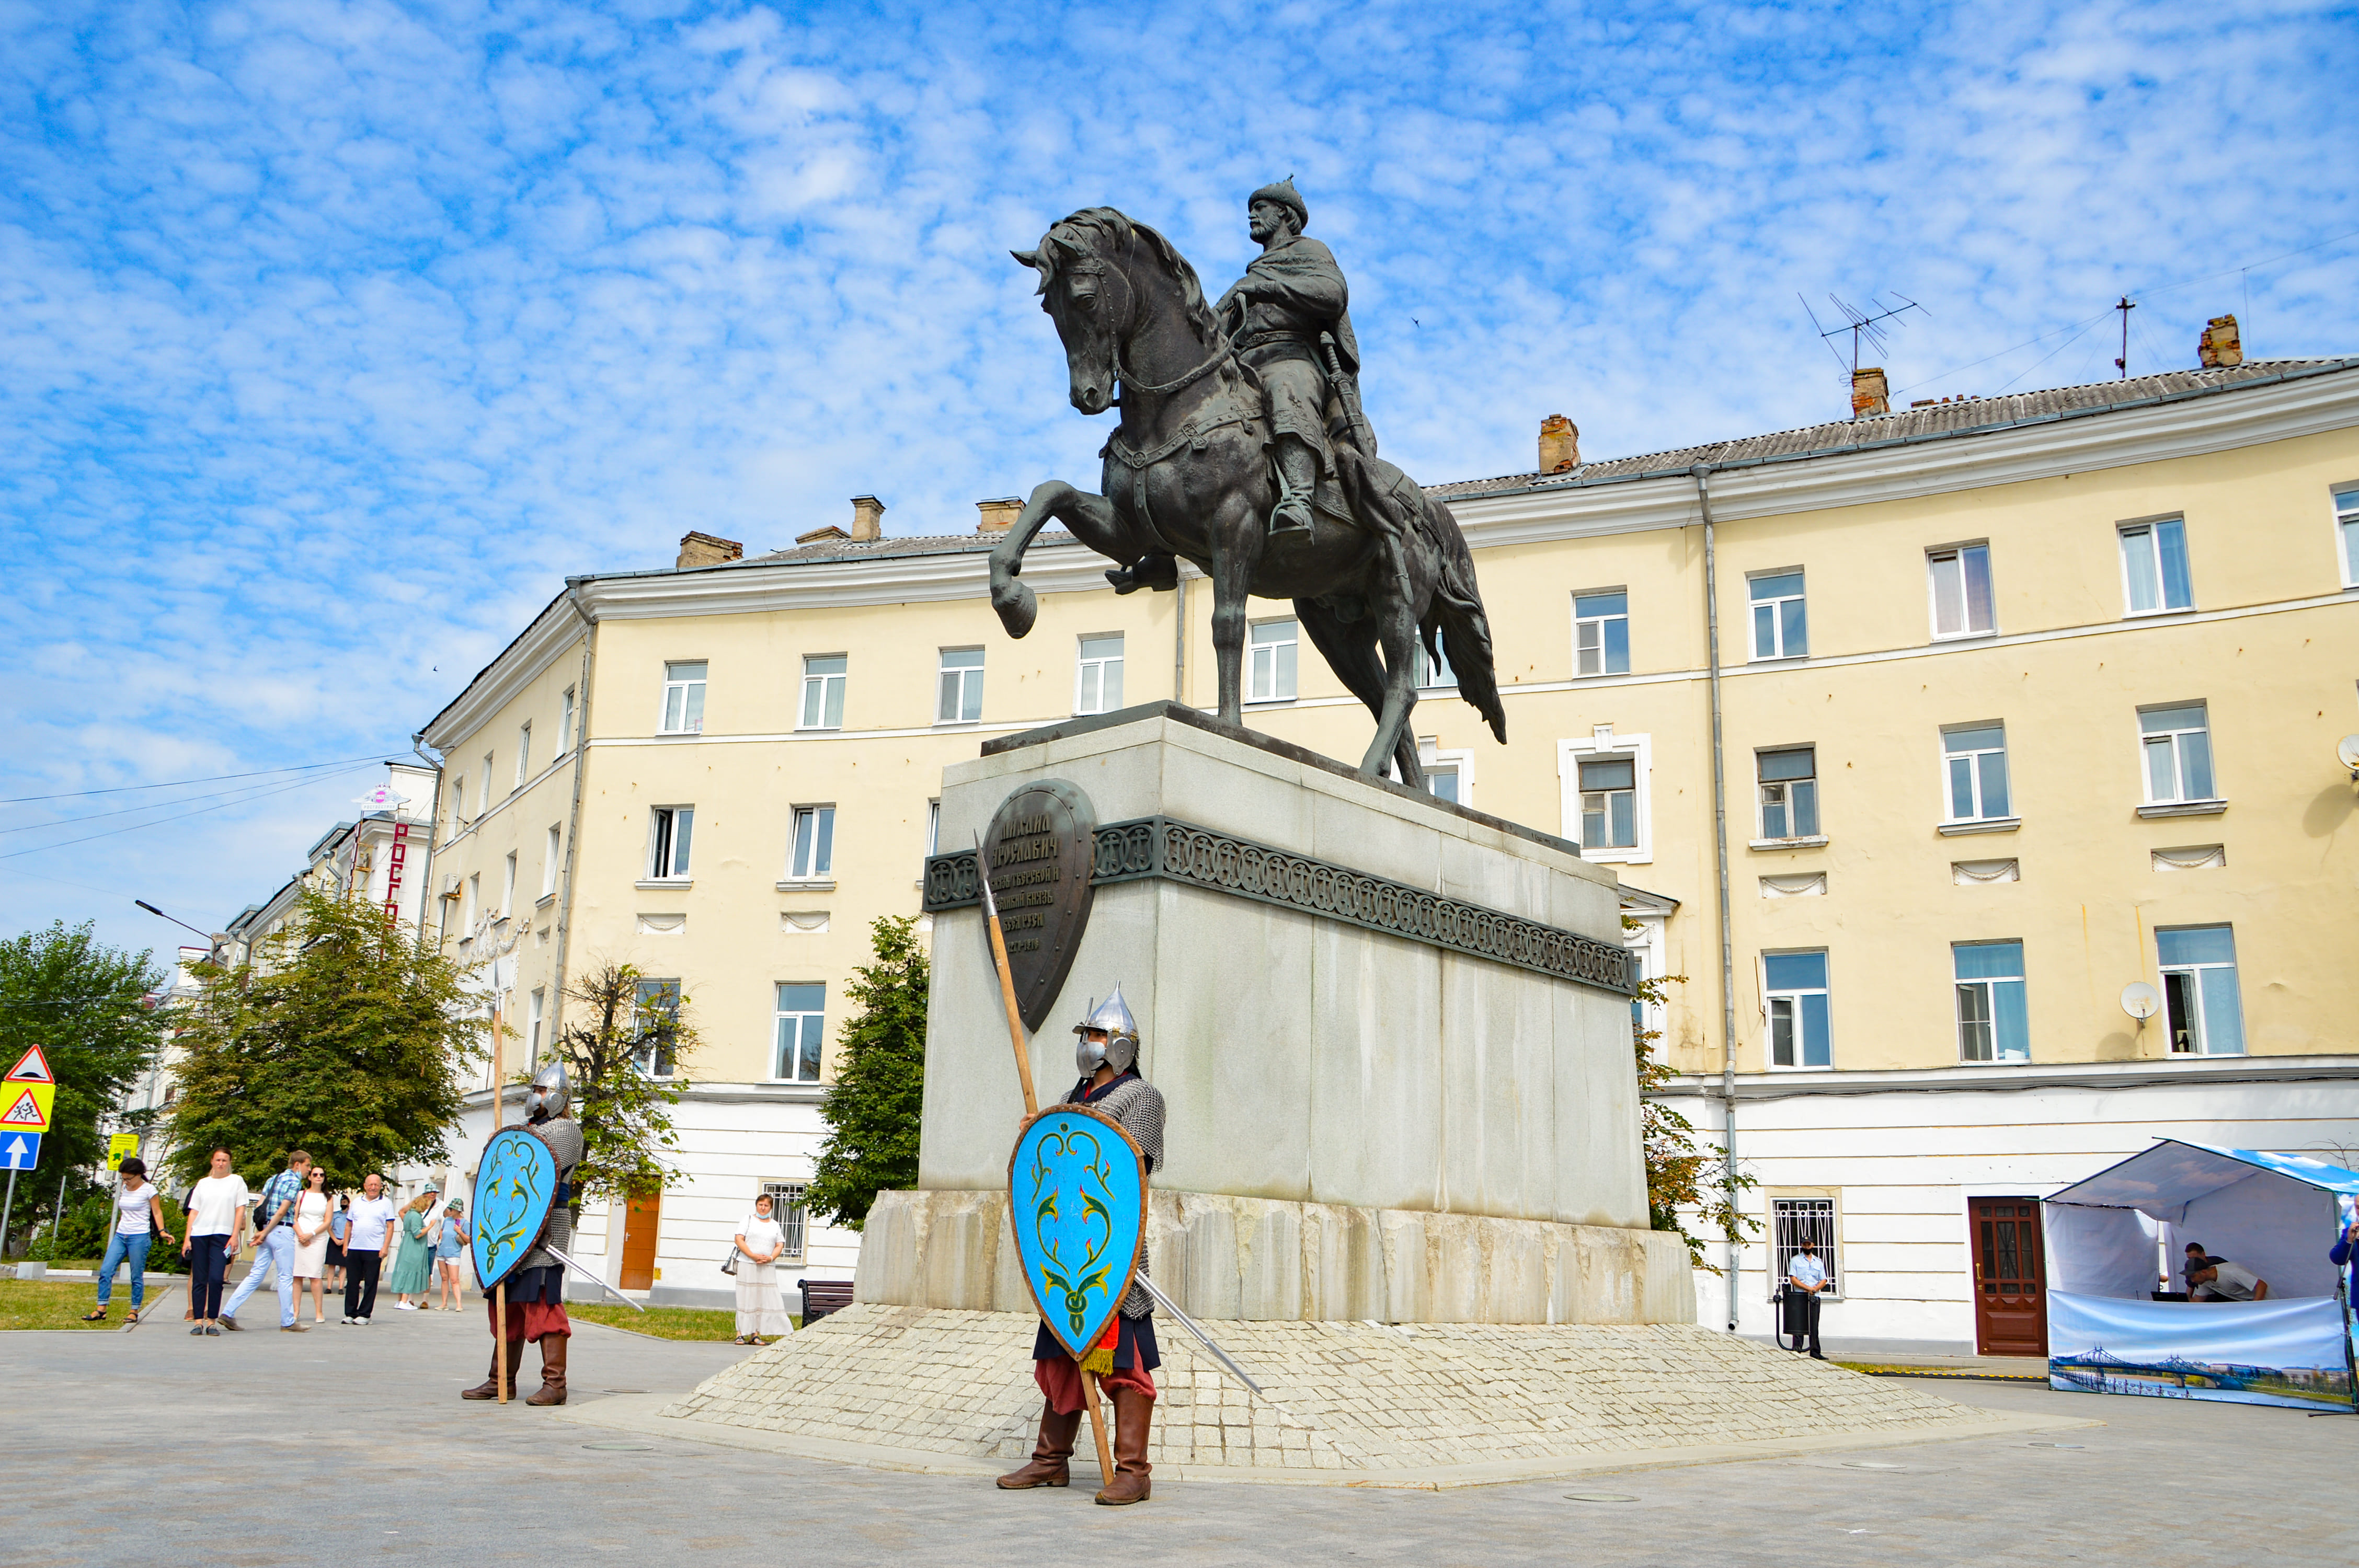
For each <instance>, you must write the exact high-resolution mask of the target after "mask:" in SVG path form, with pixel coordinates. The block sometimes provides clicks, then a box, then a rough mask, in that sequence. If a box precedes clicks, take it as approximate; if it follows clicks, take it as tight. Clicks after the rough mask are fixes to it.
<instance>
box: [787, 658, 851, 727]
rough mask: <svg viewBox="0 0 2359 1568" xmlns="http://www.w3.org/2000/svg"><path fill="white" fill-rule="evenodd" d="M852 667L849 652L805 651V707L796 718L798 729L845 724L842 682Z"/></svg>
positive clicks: (841, 725)
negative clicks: (812, 652)
mask: <svg viewBox="0 0 2359 1568" xmlns="http://www.w3.org/2000/svg"><path fill="white" fill-rule="evenodd" d="M850 668H851V657H850V655H849V654H805V655H803V709H802V713H801V715H800V716H799V717H798V718H797V719H796V720H795V728H796V729H798V730H841V729H843V683H844V681H845V679H846V678H847V677H846V672H847V671H848V670H849V669H850Z"/></svg>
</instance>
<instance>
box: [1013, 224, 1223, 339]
mask: <svg viewBox="0 0 2359 1568" xmlns="http://www.w3.org/2000/svg"><path fill="white" fill-rule="evenodd" d="M1134 243H1140V244H1143V245H1144V246H1145V248H1146V250H1147V253H1148V254H1149V255H1151V256H1152V257H1153V258H1154V259H1155V260H1156V261H1157V262H1158V263H1159V264H1160V265H1161V266H1162V268H1163V270H1164V271H1165V272H1166V273H1168V274H1169V275H1170V276H1171V278H1172V280H1173V281H1174V282H1176V283H1177V284H1179V286H1180V309H1181V310H1182V311H1183V312H1185V313H1186V315H1187V318H1188V322H1189V325H1190V326H1192V327H1194V328H1195V329H1196V330H1197V333H1198V335H1199V336H1200V337H1201V339H1202V340H1203V341H1206V342H1215V341H1219V339H1220V336H1221V327H1220V322H1219V321H1218V320H1216V319H1214V318H1213V315H1212V307H1211V306H1209V305H1207V304H1205V303H1204V286H1203V285H1202V284H1201V283H1200V282H1198V281H1197V278H1196V269H1195V268H1194V267H1192V266H1190V265H1188V258H1187V257H1186V256H1183V255H1181V254H1180V249H1179V247H1178V246H1176V245H1174V244H1173V243H1171V242H1170V241H1169V240H1167V239H1165V238H1164V237H1163V236H1162V235H1161V234H1160V233H1158V232H1156V231H1155V230H1153V229H1150V228H1148V227H1147V225H1146V224H1144V223H1140V222H1134V221H1132V220H1131V219H1129V218H1125V217H1124V216H1123V215H1122V214H1121V213H1120V212H1118V211H1114V209H1113V208H1111V207H1084V208H1082V210H1081V211H1078V212H1076V213H1074V214H1073V215H1072V216H1071V217H1070V218H1065V219H1062V220H1060V221H1059V222H1055V223H1052V224H1050V225H1049V232H1047V233H1046V234H1043V235H1042V236H1040V248H1039V250H1038V252H1037V253H1035V254H1037V255H1038V258H1039V259H1038V261H1037V262H1036V263H1035V264H1034V265H1037V266H1038V268H1039V269H1040V287H1039V292H1040V293H1042V294H1046V293H1048V292H1049V285H1050V284H1052V283H1054V282H1056V280H1057V273H1058V270H1059V268H1060V265H1061V264H1062V263H1069V262H1072V261H1078V260H1080V259H1081V258H1082V257H1084V256H1091V255H1097V254H1103V253H1104V252H1107V251H1112V250H1114V249H1117V248H1119V249H1120V250H1122V251H1124V252H1127V251H1128V250H1129V249H1130V248H1131V247H1132V245H1133V244H1134Z"/></svg>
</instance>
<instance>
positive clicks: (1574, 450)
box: [1540, 414, 1581, 473]
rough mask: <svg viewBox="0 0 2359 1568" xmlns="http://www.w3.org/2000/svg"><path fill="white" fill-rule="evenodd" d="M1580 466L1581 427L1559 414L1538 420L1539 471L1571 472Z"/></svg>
mask: <svg viewBox="0 0 2359 1568" xmlns="http://www.w3.org/2000/svg"><path fill="white" fill-rule="evenodd" d="M1580 466H1581V427H1580V426H1578V425H1575V424H1574V423H1573V422H1572V421H1571V420H1570V419H1568V418H1566V417H1565V416H1563V415H1561V414H1551V415H1549V416H1548V417H1547V418H1545V419H1543V420H1541V421H1540V472H1542V473H1571V471H1572V470H1575V469H1577V468H1579V467H1580Z"/></svg>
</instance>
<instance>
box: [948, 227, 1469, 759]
mask: <svg viewBox="0 0 2359 1568" xmlns="http://www.w3.org/2000/svg"><path fill="white" fill-rule="evenodd" d="M1308 217H1309V213H1308V211H1307V210H1306V208H1305V206H1304V203H1303V201H1302V199H1301V198H1300V197H1299V195H1297V194H1296V193H1295V191H1294V188H1293V186H1292V184H1291V183H1290V182H1288V183H1286V184H1282V185H1278V186H1271V187H1265V188H1264V189H1261V190H1259V191H1256V192H1255V194H1254V200H1253V202H1252V205H1251V230H1252V233H1253V236H1254V238H1255V239H1256V240H1257V241H1260V242H1261V243H1262V245H1263V247H1264V250H1263V254H1262V255H1261V256H1260V257H1258V258H1256V261H1255V263H1254V264H1253V265H1252V267H1250V268H1248V269H1247V271H1246V273H1245V276H1244V277H1243V278H1241V279H1239V280H1238V283H1237V286H1236V287H1234V288H1233V289H1231V290H1230V291H1229V292H1228V294H1227V295H1225V296H1224V297H1223V298H1222V300H1221V303H1220V306H1219V308H1217V309H1216V308H1213V307H1212V306H1208V305H1207V304H1206V303H1205V302H1204V294H1203V290H1202V288H1201V287H1200V286H1199V284H1198V283H1197V280H1196V273H1195V269H1194V268H1192V267H1190V265H1188V262H1187V258H1185V257H1184V256H1182V255H1180V253H1179V252H1178V251H1177V250H1175V249H1174V248H1173V247H1172V245H1171V243H1170V242H1169V241H1168V240H1166V239H1165V238H1164V237H1163V236H1162V235H1161V234H1158V233H1157V232H1155V231H1154V230H1153V229H1150V228H1147V226H1146V225H1145V224H1143V223H1136V222H1131V220H1129V219H1128V218H1125V217H1124V216H1123V215H1122V214H1121V213H1120V212H1117V211H1114V209H1112V208H1110V207H1093V208H1088V209H1086V210H1084V211H1080V212H1076V213H1074V214H1073V215H1072V216H1071V217H1070V218H1067V219H1066V220H1064V221H1063V222H1060V223H1058V224H1057V225H1056V226H1055V227H1053V228H1051V229H1050V230H1049V232H1048V233H1047V234H1046V235H1044V236H1043V237H1042V238H1041V241H1040V243H1039V246H1038V248H1037V249H1035V250H1030V251H1017V252H1014V253H1012V254H1014V255H1015V257H1016V260H1017V261H1019V262H1021V263H1022V264H1023V265H1026V266H1027V267H1030V268H1033V269H1035V270H1036V271H1037V272H1038V274H1039V276H1040V287H1039V293H1040V306H1041V308H1042V309H1044V310H1046V311H1047V312H1048V313H1049V319H1051V320H1053V321H1054V322H1056V324H1057V335H1058V336H1059V337H1060V339H1062V340H1063V341H1064V345H1065V360H1066V364H1067V368H1068V370H1069V373H1070V375H1071V400H1072V404H1073V406H1074V407H1076V408H1078V409H1080V410H1081V411H1082V413H1084V414H1093V415H1094V414H1103V413H1104V412H1105V411H1106V409H1108V408H1109V407H1114V406H1119V407H1120V408H1121V410H1122V421H1121V423H1120V424H1119V425H1118V426H1116V427H1115V428H1114V433H1113V434H1112V435H1111V436H1110V437H1108V438H1107V440H1106V444H1105V449H1104V450H1103V453H1102V454H1101V455H1102V456H1103V459H1104V467H1103V470H1102V471H1101V476H1100V479H1099V491H1100V493H1097V494H1092V493H1090V492H1087V491H1084V490H1080V489H1077V488H1075V487H1074V486H1072V485H1071V484H1068V483H1066V482H1065V481H1062V480H1050V481H1048V482H1047V483H1045V484H1043V485H1041V486H1040V487H1039V488H1038V489H1037V490H1035V491H1033V492H1032V494H1031V498H1030V499H1029V500H1027V502H1026V503H1024V510H1023V512H1022V514H1020V515H1018V517H1017V518H1016V523H1015V525H1014V526H1013V527H1011V528H1010V529H1009V530H1008V531H1007V535H1006V538H1004V539H1002V540H1001V541H1000V542H999V544H998V546H996V547H995V548H994V549H993V551H992V554H991V602H992V605H993V608H995V610H997V611H998V612H999V619H1000V623H1001V624H1002V625H1004V626H1006V628H1007V631H1008V634H1009V635H1011V636H1016V637H1021V636H1023V635H1024V634H1025V633H1028V632H1029V631H1031V630H1032V622H1033V620H1034V617H1035V615H1036V613H1037V606H1036V604H1035V602H1034V600H1033V597H1032V590H1031V589H1028V588H1027V587H1026V586H1025V585H1024V584H1023V583H1022V582H1021V581H1020V580H1018V577H1019V574H1020V573H1021V572H1022V570H1023V565H1024V551H1025V547H1026V546H1027V545H1029V544H1030V543H1031V541H1032V537H1033V535H1036V534H1038V532H1039V531H1040V529H1041V528H1042V527H1044V526H1046V525H1047V524H1048V523H1049V520H1050V519H1052V518H1053V519H1055V520H1056V521H1057V522H1060V523H1061V524H1064V525H1065V526H1066V527H1067V528H1069V529H1070V530H1071V532H1072V534H1073V536H1074V537H1075V538H1077V539H1079V540H1080V541H1081V542H1082V543H1083V544H1085V545H1087V546H1090V548H1092V549H1093V550H1095V551H1097V552H1098V553H1099V554H1100V555H1103V556H1105V557H1108V558H1109V559H1111V560H1113V561H1114V563H1115V566H1114V569H1112V570H1110V571H1108V572H1107V573H1106V577H1107V579H1108V580H1110V581H1111V582H1112V583H1113V584H1114V589H1115V590H1116V591H1117V592H1121V593H1132V592H1136V590H1138V589H1142V588H1147V589H1157V590H1158V591H1160V590H1165V589H1171V588H1174V587H1176V586H1177V585H1178V582H1179V568H1178V559H1179V557H1186V558H1187V559H1188V560H1189V561H1190V562H1191V563H1193V564H1194V565H1195V567H1196V568H1198V569H1199V570H1201V572H1203V574H1204V575H1205V576H1206V577H1207V578H1209V579H1212V646H1213V649H1214V652H1215V654H1216V656H1217V659H1218V664H1219V670H1220V685H1221V707H1220V715H1219V717H1220V719H1221V721H1222V722H1223V723H1224V724H1231V725H1237V726H1240V727H1242V725H1243V722H1244V718H1245V713H1244V692H1243V686H1244V663H1245V600H1246V598H1247V596H1248V595H1258V596H1259V597H1261V598H1264V599H1290V600H1293V601H1294V611H1295V615H1296V617H1297V620H1298V622H1299V624H1300V626H1301V627H1302V629H1303V631H1304V632H1305V633H1308V634H1309V636H1310V641H1311V643H1312V644H1313V645H1314V646H1315V647H1317V648H1318V650H1319V652H1320V653H1321V655H1323V656H1324V657H1325V659H1326V660H1327V663H1328V665H1329V666H1330V667H1331V668H1332V669H1333V670H1334V672H1335V674H1336V675H1337V676H1338V677H1340V678H1341V679H1342V680H1343V684H1344V686H1345V687H1348V688H1349V689H1350V690H1351V692H1352V695H1353V696H1354V697H1358V698H1359V699H1360V700H1361V701H1362V702H1364V703H1365V704H1366V705H1367V707H1368V710H1369V711H1370V712H1371V713H1373V714H1375V717H1376V733H1375V739H1374V740H1373V741H1371V742H1370V743H1369V746H1368V750H1367V754H1366V755H1365V756H1364V758H1362V759H1361V762H1360V771H1361V772H1362V773H1364V774H1367V775H1370V776H1372V777H1373V776H1377V775H1381V774H1382V773H1384V772H1385V771H1386V765H1387V764H1388V763H1391V764H1395V765H1397V769H1398V776H1399V778H1400V780H1401V782H1402V783H1403V784H1408V785H1410V786H1411V787H1413V788H1415V787H1421V786H1422V785H1423V784H1424V770H1423V769H1422V768H1421V767H1420V766H1419V762H1418V755H1417V738H1416V736H1415V734H1414V733H1413V732H1412V731H1411V730H1410V728H1409V722H1408V720H1409V710H1410V709H1411V708H1414V707H1415V706H1416V704H1417V681H1416V674H1415V669H1414V663H1413V660H1414V654H1415V651H1416V649H1417V648H1418V647H1419V644H1420V643H1422V645H1423V647H1424V649H1425V652H1426V654H1427V655H1428V656H1429V657H1431V658H1434V659H1436V660H1438V661H1446V663H1447V665H1448V667H1449V668H1450V669H1451V670H1452V671H1454V672H1455V673H1456V676H1457V679H1458V693H1459V695H1460V696H1461V697H1464V698H1465V699H1466V700H1467V701H1468V702H1470V703H1473V705H1474V707H1475V708H1477V709H1478V710H1480V711H1481V713H1482V714H1483V717H1484V719H1487V720H1489V722H1490V726H1491V732H1492V733H1493V734H1494V735H1495V736H1496V737H1497V738H1498V739H1499V741H1501V742H1502V743H1504V742H1505V741H1506V738H1507V717H1506V712H1505V711H1504V710H1503V709H1502V708H1500V706H1499V689H1498V684H1497V680H1496V677H1495V675H1494V673H1493V669H1492V661H1491V631H1490V625H1489V623H1488V622H1487V621H1485V619H1484V613H1483V600H1482V596H1481V595H1480V594H1479V593H1478V592H1477V591H1476V589H1475V586H1474V561H1473V556H1472V555H1471V554H1470V553H1469V552H1468V550H1467V548H1466V540H1465V537H1464V535H1462V534H1461V533H1460V532H1459V529H1458V520H1457V519H1456V518H1455V517H1453V516H1451V513H1450V509H1449V508H1448V507H1447V506H1444V505H1443V504H1442V503H1440V502H1439V501H1436V500H1433V499H1432V498H1430V496H1428V495H1427V494H1426V493H1425V492H1424V491H1423V490H1421V489H1419V486H1418V484H1417V483H1416V481H1413V480H1411V479H1410V478H1409V477H1408V475H1407V474H1405V473H1403V472H1401V470H1399V469H1397V468H1396V467H1394V466H1393V465H1392V464H1390V463H1387V462H1386V461H1384V460H1382V459H1380V458H1378V457H1377V456H1376V444H1375V436H1374V434H1373V433H1372V432H1371V431H1370V430H1369V428H1368V423H1367V420H1366V417H1365V416H1364V414H1363V413H1362V412H1361V410H1360V406H1359V387H1358V379H1357V377H1358V369H1359V345H1358V342H1357V341H1356V340H1355V339H1354V338H1353V333H1352V330H1351V320H1350V318H1349V316H1348V315H1347V314H1346V313H1345V311H1344V303H1345V297H1344V285H1343V273H1342V270H1341V269H1340V268H1339V267H1337V265H1335V259H1334V256H1333V255H1332V254H1331V253H1330V252H1329V251H1328V249H1327V247H1326V246H1325V245H1323V244H1321V243H1319V242H1318V241H1317V240H1314V239H1311V238H1310V237H1309V236H1307V235H1305V234H1304V233H1303V232H1302V230H1303V228H1304V227H1305V226H1306V224H1307V221H1308ZM1117 387H1118V388H1119V389H1120V395H1119V396H1117V395H1116V389H1117Z"/></svg>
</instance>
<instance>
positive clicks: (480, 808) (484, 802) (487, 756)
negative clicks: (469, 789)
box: [475, 752, 492, 816]
mask: <svg viewBox="0 0 2359 1568" xmlns="http://www.w3.org/2000/svg"><path fill="white" fill-rule="evenodd" d="M491 809H492V753H491V752H484V783H483V788H482V790H481V792H480V793H478V795H476V797H475V815H476V816H488V815H490V813H491Z"/></svg>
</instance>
